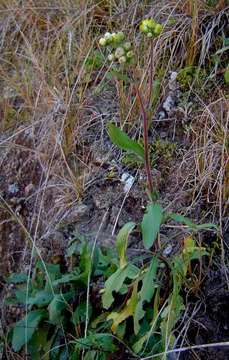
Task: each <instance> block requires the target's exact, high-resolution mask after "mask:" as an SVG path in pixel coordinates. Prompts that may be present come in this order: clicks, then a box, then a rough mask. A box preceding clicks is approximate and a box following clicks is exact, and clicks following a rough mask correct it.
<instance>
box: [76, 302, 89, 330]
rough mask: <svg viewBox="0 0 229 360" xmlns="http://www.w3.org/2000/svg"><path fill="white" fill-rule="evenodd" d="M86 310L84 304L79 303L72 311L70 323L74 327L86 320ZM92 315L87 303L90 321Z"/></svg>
mask: <svg viewBox="0 0 229 360" xmlns="http://www.w3.org/2000/svg"><path fill="white" fill-rule="evenodd" d="M86 309H87V304H86V302H81V303H80V304H79V305H78V306H77V308H76V310H75V311H74V313H73V315H72V322H73V324H74V325H78V324H80V323H82V322H84V321H85V320H86ZM91 315H92V306H91V304H90V303H89V307H88V318H89V320H90V318H91Z"/></svg>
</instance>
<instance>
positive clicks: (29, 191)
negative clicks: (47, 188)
mask: <svg viewBox="0 0 229 360" xmlns="http://www.w3.org/2000/svg"><path fill="white" fill-rule="evenodd" d="M33 189H34V185H33V184H32V183H30V184H28V185H27V186H26V187H25V196H28V195H29V194H31V192H32V191H33Z"/></svg>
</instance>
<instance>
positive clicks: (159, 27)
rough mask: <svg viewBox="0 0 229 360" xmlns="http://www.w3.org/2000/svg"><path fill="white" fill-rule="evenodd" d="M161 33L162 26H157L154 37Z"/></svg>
mask: <svg viewBox="0 0 229 360" xmlns="http://www.w3.org/2000/svg"><path fill="white" fill-rule="evenodd" d="M161 31H162V25H161V24H157V25H156V26H155V28H154V33H155V35H159V34H160V33H161Z"/></svg>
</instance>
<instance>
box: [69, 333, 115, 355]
mask: <svg viewBox="0 0 229 360" xmlns="http://www.w3.org/2000/svg"><path fill="white" fill-rule="evenodd" d="M90 348H92V349H96V350H98V351H102V352H109V353H112V352H114V351H116V350H117V349H116V346H115V345H114V344H113V337H112V335H111V334H108V333H95V334H90V335H88V336H87V337H86V338H79V339H77V340H76V349H85V350H90Z"/></svg>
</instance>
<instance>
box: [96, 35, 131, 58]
mask: <svg viewBox="0 0 229 360" xmlns="http://www.w3.org/2000/svg"><path fill="white" fill-rule="evenodd" d="M99 45H101V46H104V47H106V46H109V47H110V48H111V49H112V52H111V53H110V54H109V55H108V60H109V61H118V62H119V63H120V64H125V63H129V62H130V61H131V60H132V59H133V57H134V52H133V50H132V45H131V43H130V42H129V41H125V35H124V33H123V32H122V31H119V32H117V33H112V34H111V33H109V32H107V33H105V35H104V36H103V37H102V38H101V39H100V40H99Z"/></svg>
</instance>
